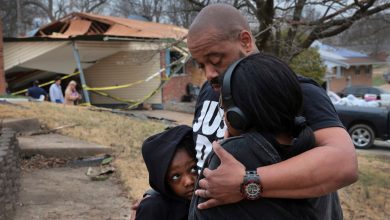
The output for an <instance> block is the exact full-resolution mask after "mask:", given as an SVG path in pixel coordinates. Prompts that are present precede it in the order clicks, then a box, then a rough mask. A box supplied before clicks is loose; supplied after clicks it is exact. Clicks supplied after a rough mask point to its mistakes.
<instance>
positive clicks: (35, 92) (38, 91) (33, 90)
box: [26, 80, 47, 101]
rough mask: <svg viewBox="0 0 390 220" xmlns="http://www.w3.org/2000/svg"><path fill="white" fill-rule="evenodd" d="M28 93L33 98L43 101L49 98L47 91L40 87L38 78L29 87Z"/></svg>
mask: <svg viewBox="0 0 390 220" xmlns="http://www.w3.org/2000/svg"><path fill="white" fill-rule="evenodd" d="M26 95H27V96H30V97H31V98H33V99H39V100H40V101H43V100H45V99H46V98H47V92H46V91H45V90H44V89H42V88H41V87H39V81H38V80H35V81H34V82H33V86H32V87H30V88H28V89H27V93H26Z"/></svg>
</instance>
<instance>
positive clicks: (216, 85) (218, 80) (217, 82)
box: [209, 51, 245, 91]
mask: <svg viewBox="0 0 390 220" xmlns="http://www.w3.org/2000/svg"><path fill="white" fill-rule="evenodd" d="M243 57H245V54H244V53H243V52H241V51H239V52H238V58H237V59H235V60H233V61H232V62H231V63H230V64H229V66H230V65H231V64H232V63H234V62H235V61H237V60H239V59H241V58H243ZM229 66H228V67H227V68H226V69H225V70H224V72H223V73H221V74H219V75H218V76H217V77H214V78H212V79H211V80H209V82H210V85H211V87H213V89H214V90H217V91H219V90H220V89H221V87H222V83H223V77H224V76H225V71H226V70H227V69H228V68H229Z"/></svg>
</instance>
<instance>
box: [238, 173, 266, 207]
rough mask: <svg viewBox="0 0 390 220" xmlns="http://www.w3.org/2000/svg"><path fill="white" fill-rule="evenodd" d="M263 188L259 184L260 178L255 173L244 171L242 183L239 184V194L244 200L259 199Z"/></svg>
mask: <svg viewBox="0 0 390 220" xmlns="http://www.w3.org/2000/svg"><path fill="white" fill-rule="evenodd" d="M262 193H263V186H262V185H261V182H260V176H259V175H258V174H257V172H256V170H255V171H246V172H245V176H244V182H243V183H242V184H241V194H242V197H244V199H248V200H256V199H259V198H260V197H261V194H262Z"/></svg>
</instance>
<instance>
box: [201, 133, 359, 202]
mask: <svg viewBox="0 0 390 220" xmlns="http://www.w3.org/2000/svg"><path fill="white" fill-rule="evenodd" d="M314 135H315V138H316V146H318V147H315V148H313V149H311V150H309V151H306V152H304V153H302V154H300V155H297V156H295V157H293V158H290V159H288V160H285V161H283V162H280V163H277V164H272V165H269V166H264V167H259V168H257V172H258V174H259V175H260V178H261V182H262V185H263V187H264V193H263V196H264V197H273V198H308V197H317V196H321V195H325V194H328V193H330V192H333V191H336V190H337V189H340V188H342V187H344V186H347V185H349V184H351V183H353V182H355V181H356V180H357V178H358V174H357V159H356V154H355V149H354V146H353V144H352V142H351V139H350V137H349V135H348V133H347V132H346V131H345V129H343V128H341V127H330V128H324V129H320V130H317V131H315V132H314ZM213 147H214V151H215V152H216V154H217V155H218V157H219V158H220V159H221V165H220V166H219V167H218V168H217V169H216V170H209V169H205V171H204V176H205V179H202V180H200V183H199V184H200V186H201V187H202V188H204V189H206V190H207V192H205V191H204V190H197V192H196V194H197V195H199V196H204V195H207V197H208V198H211V199H209V200H208V201H206V202H204V203H202V204H199V206H198V208H200V209H205V208H211V207H214V206H218V205H222V204H229V203H234V202H238V201H240V200H241V199H242V197H241V193H240V184H241V183H242V181H243V176H244V172H245V168H244V166H243V165H242V164H241V163H240V162H238V161H237V160H235V159H234V157H232V156H231V155H230V154H229V153H228V152H226V151H225V150H224V149H223V148H222V147H221V146H219V144H217V143H214V144H213Z"/></svg>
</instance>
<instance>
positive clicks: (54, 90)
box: [49, 76, 64, 103]
mask: <svg viewBox="0 0 390 220" xmlns="http://www.w3.org/2000/svg"><path fill="white" fill-rule="evenodd" d="M49 95H50V101H51V102H55V103H64V95H63V94H62V88H61V77H59V76H58V77H56V79H55V82H54V83H53V84H52V85H51V86H50V89H49Z"/></svg>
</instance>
